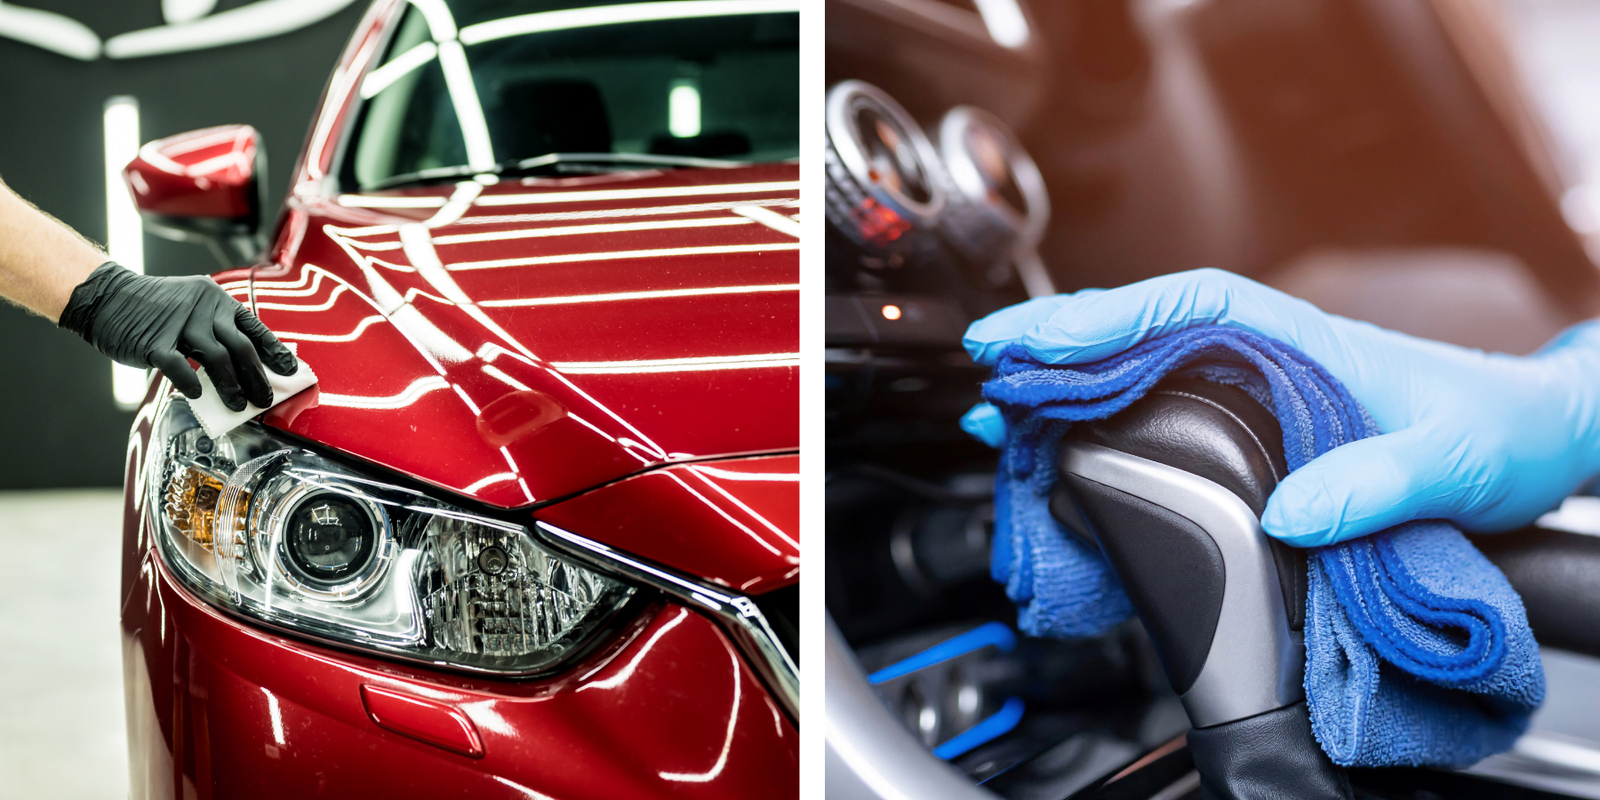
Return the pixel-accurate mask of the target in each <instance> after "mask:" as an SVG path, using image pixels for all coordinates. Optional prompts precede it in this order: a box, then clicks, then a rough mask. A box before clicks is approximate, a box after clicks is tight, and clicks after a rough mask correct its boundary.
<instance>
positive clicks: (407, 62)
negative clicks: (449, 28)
mask: <svg viewBox="0 0 1600 800" xmlns="http://www.w3.org/2000/svg"><path fill="white" fill-rule="evenodd" d="M438 53H439V46H438V45H436V44H434V43H433V42H423V43H422V44H419V45H417V46H416V47H413V48H411V49H410V50H407V51H405V52H404V53H401V54H400V55H398V56H395V58H394V60H393V61H390V62H389V63H387V64H384V65H383V66H381V67H378V68H377V69H375V70H373V71H371V72H369V73H367V77H365V78H363V79H362V80H361V99H363V100H365V99H367V98H370V97H372V96H373V95H375V94H377V93H378V92H381V91H383V90H384V89H387V88H389V86H390V85H391V84H393V83H394V82H395V81H397V80H400V79H401V78H404V77H405V76H407V75H409V74H411V71H412V70H414V69H416V68H417V67H420V66H422V65H424V64H426V63H428V62H429V61H432V60H433V57H434V56H435V55H438Z"/></svg>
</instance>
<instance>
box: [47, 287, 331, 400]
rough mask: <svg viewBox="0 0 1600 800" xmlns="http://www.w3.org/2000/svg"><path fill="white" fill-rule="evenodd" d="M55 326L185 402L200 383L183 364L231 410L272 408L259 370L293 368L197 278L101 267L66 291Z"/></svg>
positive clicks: (278, 347) (250, 318) (278, 345)
mask: <svg viewBox="0 0 1600 800" xmlns="http://www.w3.org/2000/svg"><path fill="white" fill-rule="evenodd" d="M59 324H60V325H61V327H63V328H66V329H67V330H70V331H73V332H74V333H77V334H78V335H79V336H82V337H83V338H84V339H85V340H87V341H88V342H89V344H92V345H94V347H95V349H97V350H99V351H100V352H102V353H105V354H106V355H107V356H109V357H110V358H111V359H112V360H113V361H117V362H119V363H122V364H127V365H128V366H130V367H146V368H147V367H155V368H156V369H159V370H161V372H162V374H164V375H166V376H167V380H170V381H172V385H173V386H176V387H178V391H180V392H183V393H184V395H185V396H187V397H189V398H190V399H194V398H198V397H199V396H200V377H199V376H198V375H196V374H195V371H194V370H193V369H192V368H191V367H190V366H189V362H188V361H186V360H185V357H189V358H193V359H194V360H196V361H198V362H200V365H201V366H202V367H205V370H206V374H208V375H210V376H211V383H212V385H213V386H216V387H217V392H218V393H220V394H221V395H222V403H223V405H225V406H227V407H228V408H229V409H232V410H234V411H242V410H244V406H245V398H246V397H248V398H249V400H250V402H251V403H252V404H254V405H256V406H257V407H260V408H266V407H267V406H269V405H271V404H272V389H271V387H269V386H268V385H267V374H266V373H265V372H263V371H262V369H261V365H262V364H263V363H265V364H266V365H267V366H269V367H271V368H272V371H273V372H276V373H278V374H279V375H293V374H294V373H295V371H296V370H298V369H299V368H300V362H299V361H297V360H296V359H295V357H294V353H291V352H289V348H287V347H284V346H283V343H282V342H279V341H278V337H276V336H273V335H272V331H269V330H267V326H265V325H263V324H261V320H259V319H257V318H256V315H255V314H252V313H250V309H248V308H245V307H244V306H242V305H240V304H239V301H237V300H234V299H233V298H232V297H229V296H228V293H227V292H224V291H222V287H220V286H218V285H217V284H216V282H215V281H212V280H211V279H210V278H207V277H204V276H199V275H196V276H189V277H183V278H157V277H152V276H149V275H140V274H139V273H137V272H134V271H132V270H129V269H127V268H126V267H123V266H122V265H121V264H118V263H116V262H115V261H107V262H106V263H104V264H101V265H100V266H99V267H97V268H95V271H94V272H92V273H90V274H89V277H88V278H87V279H86V280H84V282H83V283H81V284H78V287H77V288H75V289H73V290H72V298H71V299H70V300H68V301H67V307H66V309H65V310H63V311H62V312H61V320H60V322H59ZM258 355H259V358H258ZM241 386H242V387H243V388H242V389H241Z"/></svg>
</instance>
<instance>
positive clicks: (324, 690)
mask: <svg viewBox="0 0 1600 800" xmlns="http://www.w3.org/2000/svg"><path fill="white" fill-rule="evenodd" d="M129 588H130V589H131V590H132V591H131V592H130V593H129V595H128V597H127V602H126V605H125V608H124V611H123V623H122V624H123V646H124V650H123V668H124V672H125V680H126V684H127V686H128V688H129V692H128V695H127V706H128V708H127V713H128V732H129V737H128V738H129V744H130V753H129V757H130V769H131V774H132V778H133V787H132V789H133V792H132V793H133V796H134V797H151V798H167V797H170V798H174V800H176V799H177V798H200V799H201V800H208V799H209V798H245V799H248V798H281V797H330V798H332V797H440V798H497V797H504V798H518V800H525V798H528V797H545V798H550V799H551V800H585V799H587V798H593V799H595V800H600V799H602V798H604V799H606V800H628V799H629V798H658V797H662V796H672V797H682V798H729V799H732V798H751V797H761V798H788V797H796V796H798V793H799V787H798V783H797V781H796V776H797V775H798V772H797V769H798V764H797V762H796V759H797V753H798V744H797V738H798V735H797V732H796V730H795V728H794V726H793V725H792V724H791V723H790V722H789V721H788V719H787V718H786V717H784V716H783V714H782V713H780V712H779V710H778V708H777V706H776V705H775V704H774V702H773V700H772V699H771V697H769V696H768V694H767V693H766V691H765V689H763V687H762V685H761V684H760V682H759V681H758V680H757V678H756V677H755V675H753V674H752V673H751V672H750V670H749V669H748V667H747V666H746V664H745V662H744V660H743V659H742V658H741V657H740V656H739V655H738V654H737V653H736V652H735V650H734V648H733V646H732V645H731V644H730V643H729V642H728V641H727V639H726V638H725V637H724V635H723V634H722V632H721V630H720V629H718V628H717V626H716V625H715V624H714V623H712V622H711V621H710V620H708V619H706V618H704V617H702V616H700V615H699V614H697V613H694V612H692V611H689V610H687V609H685V608H683V607H681V606H677V605H673V604H666V603H659V602H658V603H655V604H654V605H652V606H651V607H650V608H649V609H648V610H647V611H646V612H645V613H644V614H642V615H641V616H640V617H639V618H638V619H636V620H635V621H634V622H633V623H632V624H630V625H629V626H628V627H627V628H626V629H625V630H624V632H623V633H622V634H621V635H620V636H618V637H617V638H616V639H615V640H614V641H613V642H612V643H611V645H610V646H609V647H607V648H605V649H603V650H602V651H600V652H596V653H594V654H592V655H590V656H588V657H586V658H584V659H582V660H581V661H580V662H579V663H576V664H573V665H572V666H571V667H570V668H569V669H567V670H566V671H564V672H563V673H561V674H560V675H558V676H556V677H552V678H549V679H545V680H533V681H493V680H484V679H477V678H471V677H463V676H459V675H453V674H448V673H441V672H433V671H430V670H424V669H417V668H413V667H410V666H408V665H404V664H397V663H392V662H386V661H383V660H380V659H375V658H368V657H365V656H360V655H356V654H352V653H348V652H343V651H338V650H331V649H328V648H324V647H319V646H316V645H312V644H307V643H305V642H301V641H297V640H293V639H288V638H285V637H282V636H278V635H275V634H273V633H271V632H267V631H261V630H257V629H254V628H252V627H248V626H245V625H241V624H239V623H238V622H236V621H234V620H233V619H231V618H228V617H225V616H223V615H222V614H220V613H218V612H217V611H215V610H213V609H211V608H210V607H209V606H206V605H204V604H203V603H201V602H199V601H198V600H196V599H194V598H193V597H191V596H189V595H188V594H187V593H186V592H184V591H183V590H181V589H179V588H178V587H177V586H176V585H174V584H173V583H172V581H171V578H170V576H169V575H168V574H167V572H166V569H165V568H164V567H163V566H162V565H161V564H160V563H159V560H158V559H157V558H156V557H155V555H154V554H153V553H150V554H148V555H147V557H146V558H144V559H142V560H141V561H140V563H139V567H138V572H137V575H136V577H135V581H134V583H133V584H132V585H131V586H130V587H129ZM363 687H375V688H377V689H380V690H383V691H386V692H389V693H397V694H400V695H405V696H412V697H418V698H423V699H425V700H427V701H429V702H432V703H436V704H439V705H441V706H444V707H447V708H450V709H454V710H456V711H457V712H459V713H460V714H462V715H463V716H464V717H465V718H466V719H468V720H469V721H470V722H471V724H472V725H473V726H474V727H475V728H476V730H477V731H478V733H479V735H480V737H481V740H480V741H481V748H482V756H481V757H479V758H472V757H468V756H465V755H461V754H459V753H455V752H451V751H450V750H448V749H445V748H442V747H439V746H435V745H433V744H429V743H426V742H423V741H418V740H417V739H416V738H413V737H412V736H410V735H404V734H401V733H396V732H393V731H390V730H385V729H384V728H383V727H380V726H379V725H378V724H377V723H375V722H374V721H373V720H372V718H371V717H370V716H369V706H367V705H366V703H365V702H364V700H363ZM366 691H368V692H370V691H371V689H367V690H366ZM369 696H370V695H369Z"/></svg>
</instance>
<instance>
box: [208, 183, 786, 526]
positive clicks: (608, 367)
mask: <svg viewBox="0 0 1600 800" xmlns="http://www.w3.org/2000/svg"><path fill="white" fill-rule="evenodd" d="M797 178H798V169H797V167H796V166H794V165H792V164H777V165H765V166H755V167H745V168H737V169H714V170H712V169H692V170H689V169H685V170H666V171H654V170H652V171H645V172H630V173H625V174H608V175H600V176H585V177H582V178H567V179H559V180H551V179H524V180H505V181H500V182H498V183H493V184H491V185H487V186H486V185H484V184H482V183H479V182H475V181H465V182H461V183H456V184H444V185H432V186H426V187H418V188H409V189H404V190H394V191H386V192H373V193H367V194H361V195H340V196H337V197H328V196H322V195H315V194H309V193H300V194H297V195H296V196H294V197H292V198H291V200H290V203H289V212H288V214H287V216H286V218H285V222H284V224H283V226H282V227H281V229H280V233H279V235H278V238H277V244H275V246H274V249H273V253H272V255H273V258H272V260H273V261H274V265H273V266H270V267H260V268H257V269H256V270H255V271H254V273H253V276H252V278H251V280H250V282H249V285H248V287H247V289H248V294H249V298H248V299H249V302H251V303H252V304H253V306H254V308H255V309H256V311H257V313H258V314H259V315H260V317H261V319H262V320H263V321H264V322H266V324H267V325H268V326H269V327H271V328H272V329H273V330H274V331H275V332H276V333H277V334H278V336H279V337H280V338H281V339H282V340H283V341H285V342H288V343H291V344H292V346H294V347H295V348H296V350H297V352H298V353H299V355H300V357H301V358H302V360H303V361H304V363H306V364H307V365H309V366H310V367H311V368H312V369H313V370H315V372H316V375H317V378H318V385H317V386H316V387H315V388H314V389H313V390H309V391H307V392H305V393H303V394H302V395H301V396H298V397H296V398H294V399H293V400H292V401H290V402H287V403H285V404H283V405H281V406H279V407H278V408H275V409H273V410H272V411H270V412H268V414H267V415H265V416H264V418H263V419H264V421H265V422H266V423H267V424H268V425H270V426H274V427H277V428H280V429H282V430H285V431H288V432H290V433H293V434H296V435H299V436H302V437H305V438H307V439H311V440H314V441H317V442H320V443H323V444H326V445H328V446H331V447H334V448H337V449H339V450H343V451H345V452H347V453H350V454H353V455H355V456H358V457H360V458H363V459H367V460H370V461H373V462H376V463H378V464H382V465H384V466H386V467H388V468H391V469H394V470H398V471H400V472H403V473H406V474H409V475H412V476H415V477H416V478H419V479H422V480H424V481H427V482H429V483H433V484H436V485H438V486H440V487H444V488H446V489H449V490H451V491H454V492H458V493H460V494H464V495H468V496H471V497H474V498H477V499H479V500H481V501H483V502H486V503H489V504H492V505H497V506H503V507H517V506H527V505H532V504H537V503H545V502H548V501H552V500H556V499H560V498H562V497H565V496H569V495H572V494H574V493H577V492H580V491H583V490H585V489H588V488H591V487H594V486H598V485H601V484H604V483H607V482H610V481H614V480H617V479H620V478H623V477H626V476H628V475H631V474H635V473H639V472H641V471H645V470H649V469H652V468H655V467H657V466H661V465H664V464H670V463H676V462H690V461H698V460H705V459H709V458H717V457H723V456H730V455H736V454H757V453H773V452H783V451H792V450H795V449H797V448H798V443H799V431H798V419H799V403H798V368H799V321H798V312H799V293H798V280H799V274H798V273H799V259H798V246H799V245H798V238H797V237H798V223H797V222H796V220H795V215H796V213H797V208H798V197H799V191H798V188H797V187H798V183H797ZM233 288H234V289H235V290H236V291H237V290H238V289H239V288H240V287H238V286H234V287H233Z"/></svg>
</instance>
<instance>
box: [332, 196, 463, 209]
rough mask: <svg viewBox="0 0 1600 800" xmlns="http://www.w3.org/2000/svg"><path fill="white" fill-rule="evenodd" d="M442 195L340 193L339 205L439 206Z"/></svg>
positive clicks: (376, 206) (386, 206)
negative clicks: (399, 195)
mask: <svg viewBox="0 0 1600 800" xmlns="http://www.w3.org/2000/svg"><path fill="white" fill-rule="evenodd" d="M444 202H445V200H444V198H443V197H397V196H384V195H365V194H341V195H339V205H341V206H344V207H346V208H439V207H440V206H443V205H444Z"/></svg>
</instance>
